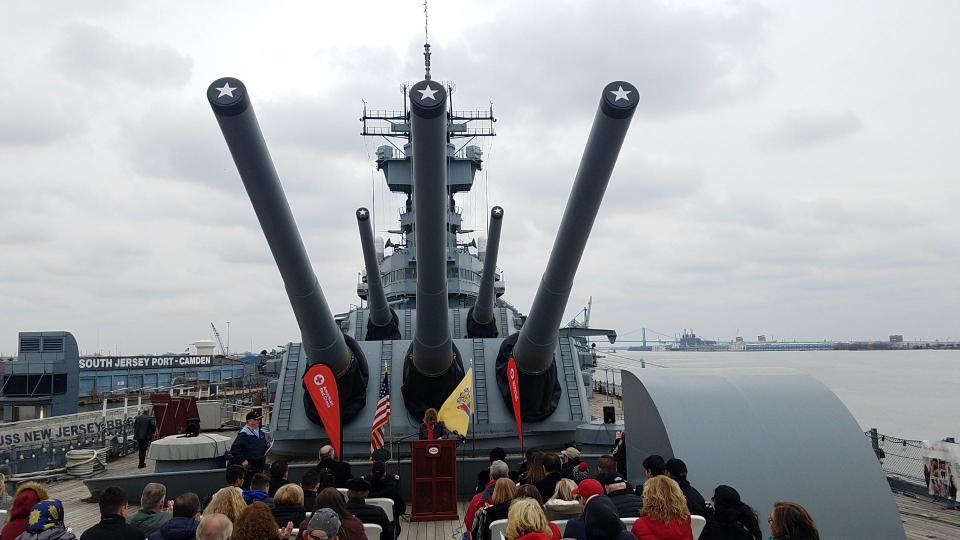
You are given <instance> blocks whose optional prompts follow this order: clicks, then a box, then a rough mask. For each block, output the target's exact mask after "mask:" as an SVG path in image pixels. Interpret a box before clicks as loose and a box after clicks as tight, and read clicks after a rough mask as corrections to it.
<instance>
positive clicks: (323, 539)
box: [306, 508, 340, 540]
mask: <svg viewBox="0 0 960 540" xmlns="http://www.w3.org/2000/svg"><path fill="white" fill-rule="evenodd" d="M339 534H340V516H338V515H337V513H336V512H334V511H333V510H331V509H329V508H318V509H317V511H315V512H314V513H313V516H311V517H310V523H309V524H307V534H306V536H307V539H312V540H338V539H339V536H338V535H339Z"/></svg>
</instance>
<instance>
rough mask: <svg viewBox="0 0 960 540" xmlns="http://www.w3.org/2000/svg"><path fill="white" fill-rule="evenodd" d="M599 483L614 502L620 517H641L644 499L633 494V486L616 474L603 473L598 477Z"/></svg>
mask: <svg viewBox="0 0 960 540" xmlns="http://www.w3.org/2000/svg"><path fill="white" fill-rule="evenodd" d="M597 481H599V482H600V483H601V484H603V489H604V490H605V491H606V493H607V497H610V500H611V501H613V506H614V507H616V509H617V514H618V515H619V516H620V517H622V518H627V517H640V508H641V507H642V506H643V499H641V498H640V497H638V496H637V495H636V494H634V493H633V486H631V485H630V484H629V483H628V482H627V481H626V480H624V478H623V477H622V476H620V475H619V474H616V473H602V474H599V475H597Z"/></svg>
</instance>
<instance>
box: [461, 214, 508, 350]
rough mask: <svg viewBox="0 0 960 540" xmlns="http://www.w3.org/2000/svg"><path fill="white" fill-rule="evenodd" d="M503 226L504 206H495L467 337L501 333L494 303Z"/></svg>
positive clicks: (468, 323)
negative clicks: (494, 311)
mask: <svg viewBox="0 0 960 540" xmlns="http://www.w3.org/2000/svg"><path fill="white" fill-rule="evenodd" d="M502 228H503V208H500V207H499V206H494V207H493V208H492V209H491V210H490V230H489V231H487V253H486V255H485V256H484V259H483V276H482V277H481V278H480V291H479V292H478V294H477V303H476V304H474V306H473V307H472V308H471V309H470V314H469V317H468V318H467V337H470V338H495V337H497V336H498V335H499V334H500V333H499V332H498V331H497V321H496V319H494V317H493V303H494V280H495V279H496V277H497V276H496V274H497V254H498V253H499V251H500V230H501V229H502Z"/></svg>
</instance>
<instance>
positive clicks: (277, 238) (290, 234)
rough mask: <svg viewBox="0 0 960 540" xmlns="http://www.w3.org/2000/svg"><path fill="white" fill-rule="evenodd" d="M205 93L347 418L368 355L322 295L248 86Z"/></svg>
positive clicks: (312, 356)
mask: <svg viewBox="0 0 960 540" xmlns="http://www.w3.org/2000/svg"><path fill="white" fill-rule="evenodd" d="M207 99H208V100H209V101H210V107H211V108H212V109H213V113H214V115H215V116H216V118H217V123H218V124H219V125H220V130H221V131H222V132H223V138H224V139H225V140H226V142H227V146H228V147H229V148H230V153H231V154H232V155H233V161H234V163H235V164H236V166H237V171H238V172H239V173H240V178H241V179H242V180H243V185H244V187H245V188H246V190H247V195H248V196H249V197H250V202H251V204H253V210H254V212H256V214H257V219H258V220H259V221H260V227H261V228H262V229H263V234H264V236H265V237H266V239H267V243H268V244H269V246H270V251H271V252H272V253H273V259H274V260H275V261H276V263H277V268H278V269H279V270H280V275H281V277H282V278H283V284H284V287H285V288H286V291H287V297H288V298H289V299H290V305H291V306H292V307H293V313H294V315H295V316H296V319H297V325H298V326H299V327H300V335H301V339H302V340H303V349H304V351H305V352H306V356H307V359H308V361H309V362H310V363H311V364H313V363H317V362H320V363H323V364H326V365H327V366H329V367H330V369H331V370H332V371H333V372H334V374H335V375H336V376H337V381H338V383H339V386H340V397H341V399H340V401H341V414H342V415H343V416H344V418H345V419H349V418H350V417H351V416H352V415H353V414H355V413H356V412H357V411H358V410H359V409H362V408H363V404H364V403H365V402H366V397H365V392H364V389H365V388H366V381H367V376H366V372H367V368H366V361H365V360H363V356H362V352H360V350H359V347H352V346H350V344H348V342H347V341H346V340H345V339H344V335H343V332H341V331H340V327H339V326H338V325H337V322H336V321H335V320H334V318H333V314H332V313H331V311H330V307H329V306H328V305H327V301H326V299H325V298H324V296H323V291H322V290H321V289H320V283H319V282H318V281H317V276H316V274H314V272H313V267H312V266H311V265H310V259H309V258H308V257H307V252H306V250H305V249H304V247H303V240H302V239H301V237H300V231H299V230H298V229H297V223H296V221H295V220H294V218H293V214H292V213H291V212H290V205H289V204H287V198H286V195H284V193H283V187H281V185H280V179H279V178H278V177H277V170H276V168H275V167H274V165H273V160H272V159H271V158H270V151H269V150H268V149H267V145H266V143H265V142H264V140H263V133H261V131H260V124H259V123H258V122H257V116H256V114H255V113H254V111H253V105H252V103H251V102H250V97H249V95H248V94H247V89H246V87H245V86H244V84H243V83H242V82H240V81H239V80H238V79H234V78H232V77H225V78H222V79H218V80H216V81H214V82H213V83H212V84H211V85H210V87H209V88H207ZM354 356H357V357H358V359H357V360H359V361H357V360H355V359H354ZM357 405H359V407H357ZM314 416H315V413H314Z"/></svg>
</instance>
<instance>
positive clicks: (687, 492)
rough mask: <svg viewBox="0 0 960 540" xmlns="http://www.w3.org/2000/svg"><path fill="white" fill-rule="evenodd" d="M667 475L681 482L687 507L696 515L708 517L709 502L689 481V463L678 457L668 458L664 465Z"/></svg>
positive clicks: (681, 489) (678, 482)
mask: <svg viewBox="0 0 960 540" xmlns="http://www.w3.org/2000/svg"><path fill="white" fill-rule="evenodd" d="M664 468H665V469H666V471H667V476H669V477H670V478H673V479H674V480H675V481H676V482H677V484H680V491H682V492H683V496H684V497H686V499H687V509H688V510H690V513H691V514H693V515H695V516H703V517H706V515H707V513H708V510H707V503H706V501H704V500H703V495H701V494H700V492H699V491H697V489H696V488H695V487H693V486H692V485H690V482H688V481H687V464H686V463H684V462H683V461H682V460H679V459H677V458H673V459H669V460H667V463H666V464H665V465H664Z"/></svg>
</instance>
